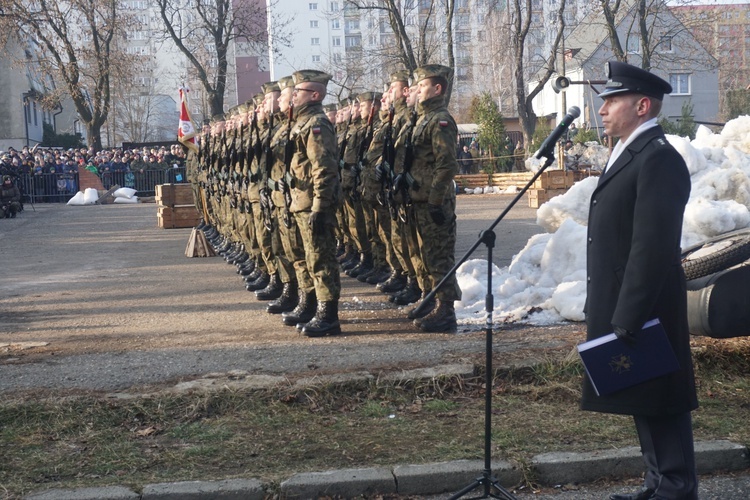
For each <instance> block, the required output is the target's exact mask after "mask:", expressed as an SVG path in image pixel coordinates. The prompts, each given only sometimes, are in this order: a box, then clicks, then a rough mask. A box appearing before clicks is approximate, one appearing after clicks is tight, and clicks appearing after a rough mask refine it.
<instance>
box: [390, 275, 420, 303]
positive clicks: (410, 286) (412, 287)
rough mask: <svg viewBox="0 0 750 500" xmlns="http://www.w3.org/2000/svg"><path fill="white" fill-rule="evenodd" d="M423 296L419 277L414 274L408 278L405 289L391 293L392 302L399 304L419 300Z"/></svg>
mask: <svg viewBox="0 0 750 500" xmlns="http://www.w3.org/2000/svg"><path fill="white" fill-rule="evenodd" d="M421 296H422V290H420V289H419V283H418V282H417V278H415V277H414V276H409V277H408V278H407V280H406V286H405V287H404V289H403V290H401V291H400V292H398V293H396V294H395V295H391V297H393V300H391V302H393V303H394V304H396V305H399V306H405V305H408V304H413V303H414V302H416V301H418V300H419V298H420V297H421ZM389 300H390V299H389Z"/></svg>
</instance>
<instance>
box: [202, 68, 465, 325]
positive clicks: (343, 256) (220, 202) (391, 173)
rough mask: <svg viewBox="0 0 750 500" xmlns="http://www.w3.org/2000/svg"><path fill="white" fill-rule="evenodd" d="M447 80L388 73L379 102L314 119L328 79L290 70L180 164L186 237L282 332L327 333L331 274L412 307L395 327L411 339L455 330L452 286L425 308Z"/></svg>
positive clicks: (446, 220) (450, 163)
mask: <svg viewBox="0 0 750 500" xmlns="http://www.w3.org/2000/svg"><path fill="white" fill-rule="evenodd" d="M451 78H452V70H451V69H450V68H447V67H445V66H440V65H427V66H423V67H420V68H417V69H416V70H415V71H414V72H413V74H411V73H409V72H407V71H398V72H396V73H393V74H392V75H391V76H390V82H389V84H388V87H387V89H386V91H385V92H383V93H380V92H363V93H361V94H359V95H358V96H357V97H356V98H355V99H349V100H346V101H342V102H340V103H339V104H338V105H327V106H325V108H324V106H323V104H322V101H323V99H324V98H325V97H326V92H327V85H328V81H329V79H330V77H329V75H327V74H325V73H322V72H320V71H316V70H303V71H298V72H295V73H294V74H293V75H291V76H288V77H284V78H281V79H279V80H278V81H276V82H269V83H266V84H264V85H263V86H262V92H261V93H259V94H256V95H255V96H254V98H253V100H252V101H248V102H247V103H245V104H243V105H240V106H237V107H236V108H233V109H232V110H230V112H229V113H228V116H217V117H214V118H213V119H212V121H211V124H210V127H204V130H203V133H202V134H201V136H200V138H199V142H198V143H199V148H198V151H197V152H195V153H191V154H190V156H189V158H188V162H187V165H188V177H189V180H190V181H191V183H192V185H193V188H194V194H195V199H196V205H197V207H198V209H199V211H201V213H202V214H203V215H204V221H203V222H202V223H201V225H200V226H199V227H200V228H201V229H202V230H203V231H204V233H205V235H206V237H207V238H208V240H209V241H210V242H211V243H212V245H214V247H215V248H216V250H217V252H218V253H219V254H221V255H223V256H224V258H225V259H226V260H227V261H228V262H230V263H232V264H235V265H237V267H238V273H239V274H241V275H242V276H243V277H244V280H245V282H246V284H245V287H246V289H247V290H249V291H253V292H254V293H255V296H256V297H257V298H258V299H259V300H264V301H268V306H267V311H268V312H269V313H272V314H280V315H281V317H282V321H283V323H284V324H286V325H290V326H296V327H297V328H298V329H299V330H301V331H302V333H303V334H304V335H306V336H308V337H320V336H324V335H335V334H338V333H340V332H341V326H340V322H339V316H338V302H339V298H340V293H341V280H340V272H341V271H342V270H343V271H344V272H346V274H347V275H349V276H351V277H352V278H356V279H358V280H360V281H362V282H367V283H371V284H374V285H376V286H377V287H378V289H379V290H381V291H382V292H384V293H385V294H387V295H388V299H389V300H390V301H392V302H394V303H396V304H398V305H407V304H413V303H417V304H416V306H414V307H413V308H412V309H410V310H409V311H408V312H407V316H408V317H409V319H412V320H414V324H415V325H416V326H417V327H418V328H420V329H421V330H423V331H428V332H454V331H455V330H456V315H455V310H454V301H455V300H459V299H460V297H461V291H460V288H459V287H458V284H457V282H456V279H455V276H450V277H449V278H448V279H447V280H446V282H445V284H444V286H442V287H441V288H440V289H439V290H438V291H437V293H435V294H431V295H429V296H428V293H429V292H430V291H431V290H432V289H433V288H434V287H435V285H436V284H437V283H438V282H440V281H441V280H442V279H443V277H444V276H445V275H446V274H447V271H448V270H450V269H451V268H452V267H453V264H454V262H455V260H454V251H455V242H456V216H455V206H456V197H455V188H454V182H453V179H454V176H455V174H456V173H457V169H458V164H457V161H456V152H455V144H456V139H457V128H456V124H455V121H454V120H453V118H452V117H451V115H450V114H449V113H448V111H447V108H446V104H447V103H446V92H447V91H448V89H449V83H450V80H451ZM425 301H427V302H425ZM417 306H421V307H417Z"/></svg>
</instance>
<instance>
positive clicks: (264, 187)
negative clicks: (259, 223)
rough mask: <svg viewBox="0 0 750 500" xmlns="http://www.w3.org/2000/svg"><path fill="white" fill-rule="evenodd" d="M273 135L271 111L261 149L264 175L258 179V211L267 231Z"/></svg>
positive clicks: (270, 226)
mask: <svg viewBox="0 0 750 500" xmlns="http://www.w3.org/2000/svg"><path fill="white" fill-rule="evenodd" d="M272 135H273V113H269V115H268V136H267V137H266V143H265V145H264V146H263V150H264V152H265V154H266V168H265V175H263V176H261V179H260V188H259V194H260V211H261V213H262V214H263V225H264V226H266V229H267V230H268V231H273V208H272V207H271V193H270V191H269V190H268V182H267V179H268V176H269V174H270V173H271V168H273V152H272V151H271V136H272Z"/></svg>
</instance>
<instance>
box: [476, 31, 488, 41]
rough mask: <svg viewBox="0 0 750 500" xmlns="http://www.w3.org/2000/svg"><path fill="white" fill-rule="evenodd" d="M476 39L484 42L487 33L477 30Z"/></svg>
mask: <svg viewBox="0 0 750 500" xmlns="http://www.w3.org/2000/svg"><path fill="white" fill-rule="evenodd" d="M477 40H479V41H480V42H486V41H487V33H485V32H484V31H477Z"/></svg>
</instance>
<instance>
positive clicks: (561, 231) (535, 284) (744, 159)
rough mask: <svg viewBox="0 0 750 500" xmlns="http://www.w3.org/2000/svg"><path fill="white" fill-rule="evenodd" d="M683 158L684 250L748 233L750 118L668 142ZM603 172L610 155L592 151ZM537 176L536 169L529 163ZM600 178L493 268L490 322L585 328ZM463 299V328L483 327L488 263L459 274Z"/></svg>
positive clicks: (545, 217)
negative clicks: (686, 190) (590, 227)
mask: <svg viewBox="0 0 750 500" xmlns="http://www.w3.org/2000/svg"><path fill="white" fill-rule="evenodd" d="M667 139H668V140H669V142H670V143H671V144H672V145H673V146H674V147H675V149H677V151H678V152H679V153H680V154H681V155H682V157H683V158H684V159H685V162H686V164H687V166H688V170H689V171H690V176H691V182H692V190H691V194H690V199H689V201H688V204H687V206H686V208H685V218H684V223H683V228H682V248H683V249H684V248H687V247H689V246H691V245H693V244H696V243H700V242H701V241H705V240H706V239H709V238H712V237H714V236H717V235H719V234H723V233H727V232H730V231H734V230H737V229H742V228H746V227H750V116H741V117H739V118H736V119H734V120H731V121H730V122H728V123H727V124H726V125H725V126H724V128H723V129H722V131H721V133H718V134H715V133H713V132H711V130H709V129H708V128H706V127H704V126H700V127H699V128H698V131H697V134H696V138H695V140H693V141H689V140H688V139H685V138H682V137H677V136H671V135H670V136H667ZM587 154H588V158H589V161H591V162H592V164H593V165H595V166H598V167H599V168H601V167H602V166H603V165H604V164H606V161H607V157H608V153H607V150H606V148H604V147H602V146H596V147H590V148H588V150H587ZM527 168H529V169H530V170H537V169H538V168H539V165H538V163H535V162H534V161H533V160H530V161H528V162H527ZM596 183H597V178H596V177H589V178H587V179H584V180H582V181H580V182H577V183H576V184H575V185H574V186H573V187H572V188H570V189H569V190H568V192H566V193H565V194H564V195H560V196H557V197H555V198H553V199H551V200H550V201H548V202H547V203H545V204H544V205H542V206H541V207H539V209H538V210H537V224H538V225H539V226H541V227H542V228H544V230H545V231H546V232H545V233H541V234H537V235H535V236H533V237H531V238H530V239H529V241H528V242H527V243H526V246H525V247H524V248H523V250H521V251H520V252H519V253H518V254H517V255H515V256H514V257H513V260H512V261H511V264H510V266H508V267H503V268H499V267H497V266H495V265H493V270H492V284H493V290H492V293H493V295H494V299H495V302H494V312H493V320H494V322H495V323H500V322H517V323H526V324H533V325H549V324H556V323H560V322H563V321H583V320H584V316H583V305H584V302H585V300H586V285H585V281H586V222H587V220H588V209H589V199H590V198H591V193H592V192H593V190H594V188H595V187H596ZM457 278H458V283H459V285H460V286H461V291H462V294H463V296H462V300H461V301H459V302H456V316H457V318H458V322H459V324H465V325H470V324H476V325H484V323H485V313H484V308H485V306H484V299H485V294H486V290H487V262H486V261H485V260H482V259H474V260H469V261H467V262H465V263H464V264H463V265H462V266H461V267H460V268H459V269H458V271H457Z"/></svg>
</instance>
